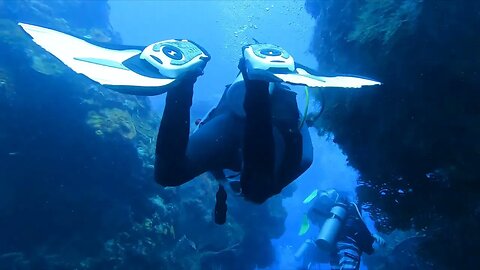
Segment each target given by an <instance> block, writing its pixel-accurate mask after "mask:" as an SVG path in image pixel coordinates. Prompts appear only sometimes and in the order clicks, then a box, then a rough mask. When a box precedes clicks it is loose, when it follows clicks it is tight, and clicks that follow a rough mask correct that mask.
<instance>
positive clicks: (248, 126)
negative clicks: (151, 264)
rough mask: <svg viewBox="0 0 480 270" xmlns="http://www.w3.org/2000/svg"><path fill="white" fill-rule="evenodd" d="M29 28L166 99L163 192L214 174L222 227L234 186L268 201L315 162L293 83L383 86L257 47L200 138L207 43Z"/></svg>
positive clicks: (71, 56)
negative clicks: (194, 114) (193, 111)
mask: <svg viewBox="0 0 480 270" xmlns="http://www.w3.org/2000/svg"><path fill="white" fill-rule="evenodd" d="M19 25H20V26H21V27H22V28H23V29H24V30H25V31H26V32H27V33H28V34H29V35H30V36H32V38H33V41H34V42H35V43H37V44H38V45H40V46H41V47H43V48H44V49H46V50H47V51H48V52H50V53H51V54H53V55H54V56H55V57H57V58H58V59H59V60H61V61H62V62H63V63H64V64H65V65H67V66H68V67H69V68H71V69H72V70H73V71H75V72H77V73H80V74H83V75H85V76H87V77H88V78H90V79H91V80H93V81H95V82H97V83H99V84H101V85H103V86H105V87H107V88H109V89H112V90H115V91H118V92H120V93H125V94H133V95H147V96H152V95H159V94H163V93H166V104H165V109H164V112H163V116H162V119H161V122H160V127H159V130H158V135H157V141H156V151H155V165H154V170H155V172H154V174H155V180H156V181H157V182H158V183H159V184H160V185H162V186H179V185H182V184H184V183H186V182H188V181H190V180H192V179H194V178H195V177H197V176H199V175H200V174H203V173H205V172H209V173H211V174H212V175H213V176H214V177H215V178H216V179H217V180H218V181H219V183H220V185H219V189H218V192H217V195H216V205H215V211H214V214H215V222H216V223H218V224H223V223H225V221H226V211H227V205H226V199H227V192H226V190H225V187H227V188H229V189H230V190H232V191H233V192H235V193H237V194H240V195H241V196H243V197H244V198H245V199H246V200H248V201H251V202H254V203H257V204H261V203H263V202H265V201H266V200H267V199H268V198H270V197H271V196H273V195H276V194H278V193H280V192H281V190H282V189H283V188H284V187H286V186H287V185H288V184H290V183H291V182H293V181H294V180H295V179H296V178H298V177H299V176H300V175H301V174H302V173H303V172H305V171H306V170H307V169H308V168H309V167H310V165H311V163H312V158H313V150H312V142H311V139H310V135H309V133H308V129H307V127H306V126H304V125H303V121H302V117H301V115H300V113H299V110H298V106H297V102H296V94H295V92H293V91H291V89H290V88H289V87H288V86H287V85H286V84H293V85H304V86H305V87H344V88H345V87H346V88H359V87H362V86H365V85H378V84H380V83H379V82H376V81H372V80H368V79H363V78H357V77H347V76H336V77H324V76H319V75H315V72H314V71H313V70H311V69H309V68H307V67H305V66H302V65H300V64H298V63H296V62H295V61H294V59H293V57H292V56H291V55H290V54H289V53H288V52H287V51H285V50H284V49H282V48H281V47H279V46H276V45H272V44H251V45H247V46H244V47H243V48H242V57H241V59H240V61H239V64H238V69H239V73H238V74H237V76H236V78H235V80H234V81H233V83H232V84H231V85H229V86H227V87H226V89H225V92H224V94H223V96H222V98H221V99H220V101H219V103H218V105H217V106H216V107H215V108H214V109H212V110H211V111H210V112H209V113H208V114H207V116H206V117H204V118H203V119H202V120H201V121H199V123H198V126H197V128H196V130H195V131H194V132H193V133H190V107H191V105H192V98H193V93H194V90H193V89H194V84H195V82H196V80H197V78H198V77H199V76H201V75H203V69H204V68H205V66H206V64H207V62H208V61H209V60H210V54H208V53H207V51H206V50H205V49H203V48H202V47H201V46H199V45H198V44H196V43H194V42H192V41H189V40H185V39H172V40H165V41H160V42H156V43H153V44H151V45H149V46H146V47H143V46H126V45H114V44H105V43H98V42H94V41H92V40H88V39H85V38H82V37H76V36H73V35H68V34H65V33H61V32H58V31H55V30H51V29H48V28H43V27H39V26H34V25H30V24H24V23H19Z"/></svg>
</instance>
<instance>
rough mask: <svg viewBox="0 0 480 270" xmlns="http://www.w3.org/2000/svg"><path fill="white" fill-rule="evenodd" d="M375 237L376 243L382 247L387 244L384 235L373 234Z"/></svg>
mask: <svg viewBox="0 0 480 270" xmlns="http://www.w3.org/2000/svg"><path fill="white" fill-rule="evenodd" d="M372 236H373V238H374V239H375V243H376V244H377V245H378V246H380V247H384V246H385V245H386V242H385V239H383V237H381V236H380V235H378V234H372Z"/></svg>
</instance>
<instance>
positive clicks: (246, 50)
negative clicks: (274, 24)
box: [243, 43, 381, 88]
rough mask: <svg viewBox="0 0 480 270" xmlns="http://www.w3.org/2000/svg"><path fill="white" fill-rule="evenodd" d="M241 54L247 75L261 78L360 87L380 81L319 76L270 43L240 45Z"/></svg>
mask: <svg viewBox="0 0 480 270" xmlns="http://www.w3.org/2000/svg"><path fill="white" fill-rule="evenodd" d="M243 57H244V58H245V64H246V69H247V73H248V76H249V79H261V80H262V79H264V80H269V81H272V82H285V83H289V84H294V85H304V86H308V87H341V88H360V87H362V86H372V85H379V84H381V83H380V82H378V81H374V80H370V79H366V78H361V77H359V76H333V77H327V76H321V75H317V74H316V72H315V71H313V70H312V69H310V68H308V67H306V66H304V65H302V64H299V63H296V62H295V60H294V59H293V57H292V56H291V55H290V54H289V53H288V52H287V51H286V50H285V49H283V48H281V47H279V46H276V45H272V44H265V43H263V44H252V45H247V46H244V47H243Z"/></svg>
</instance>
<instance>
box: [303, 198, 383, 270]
mask: <svg viewBox="0 0 480 270" xmlns="http://www.w3.org/2000/svg"><path fill="white" fill-rule="evenodd" d="M317 194H318V191H317V190H315V191H314V192H313V193H312V194H311V195H310V196H309V197H307V199H305V201H304V203H309V202H310V201H312V200H313V199H314V198H315V197H317V198H316V200H315V201H314V204H313V206H312V207H311V208H310V209H309V211H308V213H307V216H308V217H307V218H306V219H304V224H302V228H301V231H300V235H303V234H305V233H306V231H307V230H308V228H309V225H308V224H309V223H308V222H309V221H310V222H311V223H313V224H316V225H318V226H319V227H320V226H321V227H320V232H319V234H318V236H317V238H316V239H315V240H311V239H307V240H306V241H305V242H304V243H303V244H302V245H301V246H300V248H299V249H298V250H297V252H296V253H295V258H296V259H297V260H299V261H301V263H302V266H301V267H300V269H301V270H309V269H314V268H313V267H314V265H315V264H317V263H320V262H321V261H322V259H325V258H324V257H325V255H326V254H329V255H330V256H329V257H330V258H329V260H330V266H331V269H332V270H336V269H342V270H358V269H359V267H360V258H361V256H362V254H363V253H366V254H369V255H370V254H372V253H373V252H374V250H375V249H378V248H380V247H383V246H385V240H383V238H382V237H380V236H379V235H377V234H372V233H371V232H370V231H369V229H368V228H367V226H366V224H365V222H364V221H363V218H362V215H361V213H360V210H359V208H358V206H357V204H356V203H354V202H352V201H351V200H349V199H348V197H347V196H346V195H345V194H340V193H339V192H337V191H336V190H334V189H331V190H326V191H323V192H321V193H320V195H319V196H317ZM322 257H323V258H322Z"/></svg>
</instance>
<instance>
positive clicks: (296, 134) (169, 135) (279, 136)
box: [155, 57, 313, 224]
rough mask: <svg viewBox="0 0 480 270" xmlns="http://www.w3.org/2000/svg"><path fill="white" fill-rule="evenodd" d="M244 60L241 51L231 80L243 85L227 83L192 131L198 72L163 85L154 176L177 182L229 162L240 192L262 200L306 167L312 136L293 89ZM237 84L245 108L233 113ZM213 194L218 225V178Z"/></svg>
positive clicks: (221, 200)
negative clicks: (302, 122)
mask: <svg viewBox="0 0 480 270" xmlns="http://www.w3.org/2000/svg"><path fill="white" fill-rule="evenodd" d="M248 61H251V59H248V58H247V59H245V57H243V58H242V59H241V60H240V62H239V65H238V67H239V69H240V74H239V77H238V78H237V83H236V84H235V87H238V86H239V85H240V90H239V89H237V88H235V87H234V85H233V84H232V85H230V86H227V88H226V90H225V93H224V95H223V97H222V99H221V100H220V102H219V104H218V105H217V106H216V108H215V109H214V110H212V111H211V112H210V113H209V115H208V117H207V118H206V119H205V120H203V121H202V123H201V124H200V126H199V128H198V130H197V131H196V132H194V133H193V134H192V135H190V107H191V105H192V97H193V86H194V83H195V81H196V78H197V76H199V75H200V74H201V73H202V71H201V70H197V71H194V72H190V74H188V75H184V76H183V77H182V79H181V80H179V81H180V83H179V84H178V85H177V86H176V87H175V88H174V89H171V90H169V91H168V92H167V98H166V105H165V110H164V113H163V117H162V120H161V123H160V128H159V131H158V137H157V145H156V160H155V179H156V181H157V182H158V183H159V184H161V185H162V186H178V185H181V184H183V183H186V182H188V181H190V180H192V179H193V178H194V177H196V176H198V175H200V174H202V173H204V172H207V171H211V172H215V175H217V177H218V175H222V176H224V174H223V173H222V170H223V169H229V170H232V171H236V172H239V173H240V183H239V186H240V192H241V194H242V195H243V196H244V197H245V199H247V200H249V201H252V202H254V203H263V202H264V201H265V200H267V199H268V198H270V197H271V196H273V195H275V194H278V193H280V191H281V190H282V189H283V188H284V187H285V186H287V185H288V184H290V183H291V182H292V181H293V180H295V179H296V178H297V177H298V176H300V175H301V174H302V173H303V172H305V170H307V169H308V168H309V166H310V165H311V163H312V158H313V149H312V143H311V139H310V136H309V133H308V130H307V127H303V128H299V126H300V125H299V123H300V114H299V111H298V108H297V102H296V94H295V93H294V92H292V91H290V90H289V88H288V87H286V86H284V85H281V84H279V83H273V82H271V81H270V79H269V78H268V76H266V77H262V76H258V74H259V73H258V72H256V70H255V69H252V68H250V67H251V65H249V63H248ZM269 86H270V90H269ZM242 90H243V91H244V92H241V94H240V95H241V96H242V97H240V99H239V100H241V99H242V98H243V99H244V100H243V104H241V105H242V106H241V107H243V108H241V109H243V113H238V112H236V111H235V108H234V107H235V105H234V104H231V103H232V102H231V99H232V98H229V95H237V94H238V93H237V92H236V91H238V92H239V93H240V91H242ZM232 92H235V93H232ZM243 93H244V94H243ZM237 102H241V101H238V100H237ZM237 107H238V106H237ZM220 178H222V177H220ZM216 197H217V202H216V206H215V221H216V223H219V224H223V223H225V219H226V197H227V196H226V192H225V190H224V188H223V186H222V185H220V188H219V191H218V192H217V196H216Z"/></svg>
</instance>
